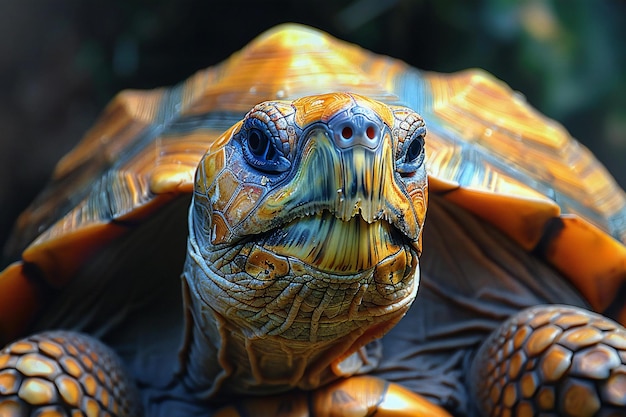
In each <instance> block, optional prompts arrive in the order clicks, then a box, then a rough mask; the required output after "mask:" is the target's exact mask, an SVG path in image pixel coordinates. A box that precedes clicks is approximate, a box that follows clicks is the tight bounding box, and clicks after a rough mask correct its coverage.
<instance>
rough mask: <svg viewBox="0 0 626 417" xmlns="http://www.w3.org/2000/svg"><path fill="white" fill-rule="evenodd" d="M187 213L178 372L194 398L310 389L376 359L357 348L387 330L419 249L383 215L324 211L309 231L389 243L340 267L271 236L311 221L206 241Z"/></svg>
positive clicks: (410, 282) (398, 312) (410, 289)
mask: <svg viewBox="0 0 626 417" xmlns="http://www.w3.org/2000/svg"><path fill="white" fill-rule="evenodd" d="M189 215H190V218H189V220H190V223H189V224H190V236H189V240H188V255H187V261H186V265H185V270H184V273H183V291H184V300H185V310H186V327H187V328H186V337H185V341H184V346H183V349H182V351H181V364H182V371H181V378H182V381H183V383H184V385H185V386H186V389H187V390H188V391H190V392H192V393H193V394H194V395H195V396H196V397H197V398H198V399H199V400H203V401H204V400H213V401H215V400H218V401H219V400H220V399H224V398H227V397H229V396H230V395H235V394H253V395H255V394H256V395H262V394H271V393H279V392H284V391H288V390H290V389H294V388H300V389H313V388H315V387H318V386H320V385H323V384H326V383H328V382H330V381H332V380H334V379H336V378H339V377H341V376H347V375H350V374H354V373H358V372H363V370H364V369H368V368H371V367H372V366H373V365H375V364H373V363H369V362H368V360H367V358H365V357H363V355H361V354H360V353H362V349H361V348H362V347H363V346H364V345H365V344H367V343H369V342H371V341H372V340H374V339H376V338H379V337H381V336H382V335H383V334H384V333H386V332H387V331H388V330H389V329H391V327H393V326H394V325H395V324H396V323H397V322H398V321H399V320H400V319H401V318H402V316H403V315H404V314H405V313H406V311H407V310H408V308H409V307H410V304H411V303H412V301H413V299H414V298H415V295H416V292H417V287H418V282H419V273H418V254H417V253H416V251H415V249H414V248H413V247H411V245H408V244H405V243H403V242H402V241H401V239H396V237H395V236H392V235H394V233H395V232H394V231H393V230H392V228H391V227H390V226H388V224H387V223H385V222H377V223H376V225H377V226H376V227H374V226H372V225H371V224H368V223H366V222H364V221H363V220H362V219H360V218H359V217H358V216H357V217H355V218H354V219H352V220H351V221H350V222H342V221H340V220H337V219H336V218H334V217H332V216H329V218H328V219H326V218H324V219H322V224H327V225H328V226H327V227H326V229H327V230H318V231H317V233H316V234H315V236H311V239H318V240H319V239H322V240H324V239H326V240H327V241H333V240H337V239H343V242H342V243H343V244H345V245H346V246H344V247H345V248H350V247H351V246H353V247H358V245H363V244H367V243H368V242H369V241H370V240H371V239H379V238H381V236H379V235H383V236H382V238H383V239H386V240H387V241H389V242H392V243H391V244H389V245H388V254H386V255H385V258H384V259H383V260H381V261H380V262H376V263H373V264H372V265H371V266H369V267H367V268H363V269H362V270H360V271H358V272H356V273H346V274H338V273H336V272H335V273H330V272H327V271H324V270H320V269H317V268H316V267H313V266H310V265H309V264H307V263H305V262H303V261H301V260H300V259H298V257H296V256H289V255H284V254H277V253H275V252H274V251H273V248H274V247H275V246H276V242H277V239H278V240H279V241H281V242H283V241H284V240H289V239H302V237H303V236H304V235H305V234H304V233H303V232H300V233H298V230H300V229H301V228H307V227H310V226H311V224H307V222H306V220H302V219H300V220H299V221H298V222H297V224H295V225H291V226H290V225H286V226H285V227H283V228H279V229H278V230H275V231H272V232H270V233H265V234H260V235H257V236H254V237H251V238H249V239H242V240H241V241H239V242H237V243H236V244H229V245H225V244H221V245H220V244H217V245H213V244H211V243H210V242H209V241H208V239H206V238H204V237H203V235H204V234H205V233H206V226H202V224H203V223H202V222H203V219H200V217H201V216H203V215H204V216H206V213H202V210H201V209H199V208H198V207H196V205H195V204H192V206H191V210H190V214H189ZM204 219H206V217H204ZM312 221H313V220H312ZM315 221H316V222H317V223H318V224H319V222H320V218H317V219H315ZM335 222H337V223H341V224H335ZM322 229H324V228H322ZM333 230H335V232H333ZM333 233H335V234H340V235H341V236H334V235H333ZM306 235H313V233H306ZM347 240H356V241H354V242H348V241H347ZM292 243H293V242H292ZM297 243H298V244H300V245H301V246H303V247H307V245H309V244H310V243H311V242H302V241H301V240H299V241H298V242H297ZM318 244H319V242H318ZM216 394H219V398H216V397H217V395H216Z"/></svg>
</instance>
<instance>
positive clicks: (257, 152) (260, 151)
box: [248, 129, 273, 159]
mask: <svg viewBox="0 0 626 417" xmlns="http://www.w3.org/2000/svg"><path fill="white" fill-rule="evenodd" d="M268 148H273V147H272V146H270V141H269V138H268V137H267V135H265V134H263V132H261V131H259V130H257V129H252V130H250V132H249V133H248V149H250V152H252V154H253V155H254V156H256V157H259V158H262V157H265V158H266V159H267V157H268V155H267V153H268V151H269V150H270V149H268ZM270 159H271V158H270Z"/></svg>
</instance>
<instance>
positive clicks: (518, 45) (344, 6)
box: [0, 0, 626, 242]
mask: <svg viewBox="0 0 626 417" xmlns="http://www.w3.org/2000/svg"><path fill="white" fill-rule="evenodd" d="M287 21H295V22H299V23H305V24H309V25H313V26H316V27H318V28H320V29H323V30H325V31H328V32H330V33H331V34H333V35H335V36H337V37H339V38H342V39H344V40H347V41H350V42H354V43H357V44H360V45H361V46H363V47H365V48H367V49H371V50H373V51H375V52H378V53H383V54H387V55H391V56H394V57H397V58H401V59H403V60H405V61H407V62H408V63H410V64H411V65H414V66H416V67H419V68H423V69H429V70H434V71H443V72H450V71H456V70H461V69H465V68H469V67H480V68H484V69H486V70H488V71H489V72H491V73H493V74H495V75H496V76H497V77H499V78H501V79H503V80H505V81H506V82H507V83H509V84H510V85H511V86H512V87H513V88H514V89H516V90H519V91H521V92H523V93H524V94H525V95H526V97H527V98H528V100H529V102H530V103H531V104H533V105H534V106H535V107H537V108H539V109H540V110H541V111H542V112H543V113H545V114H547V115H549V116H550V117H552V118H555V119H557V120H559V121H560V122H561V123H563V124H564V125H565V126H566V127H567V128H568V129H569V130H570V132H571V133H572V134H573V135H574V136H575V137H577V138H578V139H579V140H581V141H582V142H584V143H585V144H586V145H587V146H588V147H590V148H591V149H592V150H593V152H594V153H596V155H597V156H598V157H599V158H600V160H602V161H603V162H604V163H605V164H606V165H607V167H608V168H609V170H610V171H611V172H612V173H613V174H614V175H615V176H616V178H617V179H618V181H619V182H620V184H621V185H622V186H623V187H624V186H626V51H625V46H626V45H625V39H626V2H624V1H621V0H597V1H592V0H588V1H584V0H552V1H550V0H528V1H506V0H483V1H478V0H448V1H446V0H387V1H384V0H335V1H326V2H324V1H314V0H299V1H284V0H283V1H271V0H264V1H257V2H255V3H254V6H251V3H250V2H248V1H245V2H244V1H236V0H224V1H191V0H168V1H165V0H150V1H147V0H143V1H142V0H107V1H103V0H91V1H84V0H23V1H20V2H17V1H3V2H2V4H0V39H1V40H0V127H1V130H0V132H1V133H0V210H1V211H0V242H2V241H3V240H4V239H5V238H6V235H7V233H8V230H9V229H10V226H11V224H12V223H13V221H14V219H15V217H16V216H17V214H18V213H19V212H20V211H21V210H22V209H23V208H24V207H25V205H27V204H28V202H29V201H30V200H32V198H33V197H34V195H35V194H36V193H37V192H38V191H39V190H40V189H41V188H42V187H43V186H44V184H45V181H46V178H47V177H48V176H49V175H50V172H51V170H52V168H53V166H54V164H55V163H56V161H57V160H58V159H59V158H60V157H61V156H62V155H63V154H65V153H66V152H67V151H68V150H69V149H70V148H71V147H72V146H73V145H74V144H75V143H76V142H77V141H78V140H79V139H80V137H81V135H82V133H83V132H84V131H85V130H86V129H87V128H88V127H89V126H90V125H91V124H92V123H93V121H94V119H95V118H96V116H97V114H98V113H99V112H100V110H101V109H102V108H103V107H104V105H105V104H106V103H107V101H108V100H109V99H110V98H111V97H112V96H113V95H114V94H115V93H116V92H117V91H119V90H121V89H123V88H129V87H132V88H152V87H157V86H161V85H169V84H174V83H177V82H178V81H181V80H182V79H184V78H185V77H187V76H189V75H190V74H192V73H193V72H195V71H196V70H198V69H200V68H203V67H206V66H209V65H213V64H215V63H217V62H219V61H221V60H223V59H225V58H227V57H228V56H229V55H230V54H231V53H232V52H234V51H236V50H238V49H240V48H241V47H242V46H244V45H245V44H246V43H247V42H248V41H250V40H251V39H252V38H253V37H254V36H256V35H257V34H259V33H260V32H262V31H263V30H265V29H268V28H270V27H272V26H274V25H275V24H278V23H282V22H287Z"/></svg>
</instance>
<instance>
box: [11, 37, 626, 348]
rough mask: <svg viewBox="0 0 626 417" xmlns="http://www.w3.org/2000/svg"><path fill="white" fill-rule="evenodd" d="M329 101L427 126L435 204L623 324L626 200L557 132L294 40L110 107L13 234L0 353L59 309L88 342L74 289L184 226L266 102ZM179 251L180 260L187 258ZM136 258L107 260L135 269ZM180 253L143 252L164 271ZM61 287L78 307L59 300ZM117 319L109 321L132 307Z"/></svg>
mask: <svg viewBox="0 0 626 417" xmlns="http://www.w3.org/2000/svg"><path fill="white" fill-rule="evenodd" d="M334 91H339V92H341V91H345V92H351V93H356V94H359V95H363V96H367V97H369V98H371V99H374V100H378V101H380V102H383V103H386V104H390V105H403V106H407V107H409V108H411V109H414V110H415V111H417V112H418V113H419V114H420V115H421V116H422V117H423V118H424V120H426V122H427V126H428V141H427V144H426V151H427V155H428V159H427V170H428V174H429V192H430V194H431V195H434V196H440V197H441V198H442V199H443V200H446V201H449V202H451V203H453V205H455V206H459V207H461V208H463V209H464V210H467V211H468V212H470V213H472V215H474V216H476V218H478V219H481V220H482V221H485V222H487V223H489V224H491V225H493V226H495V227H496V228H497V229H499V230H500V231H501V232H503V233H504V234H505V235H507V236H508V237H509V238H510V239H512V241H514V242H516V243H517V244H518V245H519V246H521V247H522V248H523V249H524V250H526V251H528V252H529V253H532V254H533V255H537V256H539V257H541V258H543V259H545V260H546V261H547V262H548V263H550V264H551V265H553V266H554V267H555V268H556V269H557V270H558V271H560V273H561V274H562V275H563V276H565V277H566V278H567V279H568V280H569V281H570V282H571V283H572V284H573V285H574V287H576V288H577V289H578V291H580V293H582V294H583V295H584V298H585V299H586V301H587V302H588V303H589V305H590V306H591V307H592V308H593V310H595V311H598V312H603V313H605V314H607V315H610V316H612V317H615V318H616V319H617V320H618V321H620V322H621V323H622V324H625V323H626V305H625V303H624V299H623V297H621V296H620V294H622V295H623V290H624V288H625V286H624V279H625V278H626V248H625V247H624V242H626V195H625V194H624V192H623V191H622V190H621V189H620V188H619V186H618V185H617V184H616V182H615V181H614V180H613V179H612V177H611V176H610V175H609V173H608V172H606V170H605V169H604V168H603V167H602V165H601V164H600V163H599V162H598V161H597V160H596V159H595V158H594V157H593V155H592V154H591V153H590V152H589V151H588V150H587V149H586V148H584V147H583V146H582V145H581V144H579V143H578V142H577V141H576V140H575V139H573V138H572V137H571V136H570V135H569V134H568V133H567V131H566V130H565V129H564V128H563V127H562V126H561V125H559V124H558V123H556V122H554V121H552V120H549V119H547V118H545V117H544V116H542V115H541V114H539V113H538V112H537V111H535V110H534V109H533V108H532V107H531V106H529V105H528V104H527V103H526V102H525V100H524V98H523V97H522V96H521V95H520V94H518V93H516V92H514V91H512V90H511V89H510V88H509V87H508V86H506V85H505V84H503V83H502V82H501V81H499V80H496V79H495V78H494V77H492V76H491V75H489V74H487V73H485V72H484V71H481V70H467V71H463V72H460V73H455V74H438V73H431V72H426V71H421V70H418V69H415V68H412V67H410V66H409V65H407V64H405V63H403V62H401V61H398V60H395V59H393V58H389V57H385V56H380V55H376V54H373V53H371V52H368V51H365V50H363V49H361V48H359V47H358V46H355V45H350V44H346V43H344V42H341V41H339V40H337V39H334V38H332V37H331V36H329V35H326V34H323V33H320V32H318V31H316V30H313V29H310V28H306V27H301V26H297V25H286V26H279V27H277V28H274V29H272V30H270V31H268V32H266V33H264V34H262V35H260V36H259V37H258V38H256V39H255V40H253V41H252V42H251V43H250V44H249V45H248V46H246V47H245V48H244V49H242V50H241V51H239V52H237V53H235V54H234V55H232V56H231V57H230V58H229V59H227V60H226V61H224V62H222V63H220V64H218V65H216V66H213V67H210V68H208V69H205V70H202V71H199V72H198V73H196V74H194V75H192V76H191V77H190V78H188V79H187V80H185V81H183V82H182V83H180V84H179V85H177V86H174V87H172V88H162V89H156V90H152V91H134V90H130V91H124V92H121V93H120V94H119V95H118V96H117V97H116V98H115V99H114V100H113V101H112V102H111V103H110V104H109V106H108V107H107V108H106V109H105V111H104V113H103V115H102V116H101V118H100V119H99V120H98V122H97V123H96V124H95V126H94V127H93V128H92V129H91V130H90V131H89V132H88V133H87V134H86V136H85V137H84V139H83V140H82V141H81V142H80V143H79V144H78V145H77V146H76V148H75V149H74V150H73V151H71V152H70V153H69V154H68V155H67V156H66V157H65V158H63V159H62V160H61V161H60V162H59V163H58V165H57V167H56V169H55V171H54V173H53V176H52V180H51V182H50V184H49V185H48V187H47V188H46V189H45V190H44V191H43V192H42V193H41V195H40V196H39V197H38V198H37V199H36V201H35V202H33V204H32V205H31V207H30V208H29V209H28V210H27V211H26V212H24V213H23V214H22V216H21V217H20V218H19V220H18V224H17V226H16V229H15V232H14V234H13V236H12V238H11V240H10V241H9V243H8V246H7V249H6V250H7V254H8V256H9V257H11V258H14V259H17V258H18V257H21V260H19V261H17V262H16V263H14V264H12V265H11V266H9V267H8V268H7V269H6V270H5V271H4V272H3V273H2V274H1V275H0V339H2V340H4V341H8V340H10V339H12V338H14V337H16V336H18V335H21V334H23V333H25V332H26V331H27V330H30V329H33V328H35V329H37V328H46V327H47V325H48V324H47V323H49V322H50V321H52V322H54V320H55V319H49V318H44V319H41V314H40V313H41V311H45V312H46V315H47V314H48V313H49V312H50V311H51V309H52V308H51V307H50V306H51V305H52V306H59V305H60V304H63V305H64V306H65V307H64V308H63V309H61V310H59V311H58V312H57V313H56V314H57V316H62V315H64V314H65V313H67V316H71V317H73V319H72V320H73V324H72V326H74V327H79V328H80V327H81V326H80V325H76V322H79V321H81V320H79V319H77V318H76V316H77V315H78V314H79V313H76V312H75V313H71V311H72V310H71V308H70V307H68V305H67V303H68V302H67V300H72V299H76V298H77V297H81V295H80V294H81V291H84V290H83V289H81V285H80V284H77V283H76V281H77V280H78V278H76V277H77V276H80V277H81V278H80V279H83V278H82V277H83V276H84V275H85V270H87V271H89V272H88V273H89V274H97V272H98V271H97V268H99V267H100V266H101V264H96V263H95V262H94V263H93V264H92V259H94V257H95V256H97V255H98V254H100V253H101V252H102V251H104V250H108V249H106V248H111V247H113V245H112V243H114V242H117V241H120V240H122V239H129V238H128V237H127V236H128V235H130V234H137V233H134V231H136V230H137V229H139V228H140V226H138V225H141V224H144V223H148V222H150V221H151V219H155V218H157V217H158V218H159V221H163V219H164V218H167V216H168V214H164V213H169V210H172V213H177V214H176V216H179V215H180V213H179V212H180V210H179V209H176V210H174V209H172V207H174V206H176V207H178V206H180V207H183V206H186V205H188V198H183V197H184V196H189V195H190V194H191V192H192V190H193V186H194V173H195V171H196V167H197V166H198V163H199V161H200V159H201V158H202V157H203V155H204V154H205V153H206V151H207V149H208V148H210V147H213V148H217V147H220V146H221V145H222V144H221V143H219V142H216V140H218V138H219V137H223V136H221V135H222V134H223V132H224V131H226V130H227V129H229V128H230V127H231V126H232V125H235V124H236V123H237V122H238V121H239V120H240V119H241V118H242V117H243V116H244V115H245V114H246V112H248V111H249V110H250V108H252V107H253V106H254V105H255V104H257V103H259V102H261V101H264V100H293V99H295V98H299V97H303V96H311V95H317V94H324V93H328V92H334ZM230 187H232V188H231V189H232V190H235V191H234V193H237V192H239V191H240V190H241V187H240V184H238V183H236V182H235V183H234V184H231V185H230ZM181 201H182V202H183V203H180V202H181ZM183 217H184V216H183ZM435 218H436V216H435ZM182 220H183V221H184V220H185V219H184V218H183V219H182ZM152 221H153V222H154V220H152ZM164 227H167V228H171V229H172V230H174V229H184V226H182V227H181V226H180V224H173V225H167V226H164ZM427 227H428V226H427ZM168 230H169V229H168ZM131 232H133V233H131ZM180 233H184V230H182V231H181V232H180ZM139 240H141V239H139ZM172 240H173V241H174V240H176V239H174V238H172ZM131 241H133V240H132V239H131ZM133 242H135V241H133ZM176 242H177V244H179V245H180V246H181V247H180V248H179V249H176V251H177V253H179V252H180V251H182V250H184V243H182V244H181V242H180V240H176ZM129 245H131V243H128V244H124V251H117V252H116V251H115V250H113V252H110V253H109V255H110V254H111V253H113V254H116V255H117V256H120V257H124V256H126V257H127V258H132V257H134V256H135V255H134V252H132V251H129V250H128V248H129ZM134 245H137V244H136V243H134ZM135 247H136V246H132V248H135ZM170 250H171V251H174V249H172V248H167V247H166V248H163V249H160V251H158V252H152V253H150V252H148V253H149V254H151V255H152V256H153V257H154V259H155V260H156V259H159V258H160V256H161V255H162V256H163V257H164V259H165V258H167V256H168V252H169V251H170ZM425 250H427V249H425ZM125 254H126V255H125ZM149 256H150V255H149ZM113 259H115V258H113ZM115 262H117V261H115V260H114V261H113V263H115ZM94 264H96V265H98V266H97V267H95V266H93V265H94ZM146 267H147V268H153V269H156V268H158V267H156V266H154V265H152V266H146ZM134 271H138V269H134ZM110 275H111V273H109V274H107V275H105V278H98V277H94V279H96V280H97V279H102V280H104V281H106V280H110V279H109V278H110ZM111 282H117V281H111ZM146 282H148V281H146V280H142V283H144V284H145V283H146ZM99 285H105V284H104V283H102V284H99ZM116 285H117V284H116ZM66 287H67V288H71V290H68V291H69V294H70V295H62V296H61V295H59V294H61V293H63V291H62V290H61V289H63V288H66ZM132 288H134V289H136V288H135V287H132ZM137 288H139V286H138V287H137ZM170 288H171V287H170ZM105 294H107V295H106V296H105V297H108V296H109V294H110V292H105ZM59 299H63V300H64V301H63V302H60V301H58V300H59ZM111 304H112V305H113V307H107V310H106V311H109V310H110V309H115V308H118V307H119V305H122V302H121V301H111ZM96 310H97V311H101V310H98V309H96ZM95 315H101V313H94V314H89V315H88V316H89V318H88V319H85V321H86V322H89V321H90V320H96V321H97V322H98V323H99V324H98V326H99V328H100V329H102V328H105V327H106V323H107V322H110V321H111V319H110V318H109V317H100V318H98V319H94V318H93V317H94V316H95ZM46 317H47V316H46ZM65 319H67V317H66V318H65ZM113 321H114V320H113ZM33 323H35V324H33ZM90 325H91V324H85V326H84V327H85V328H89V326H90ZM98 326H96V327H98ZM101 333H106V330H101Z"/></svg>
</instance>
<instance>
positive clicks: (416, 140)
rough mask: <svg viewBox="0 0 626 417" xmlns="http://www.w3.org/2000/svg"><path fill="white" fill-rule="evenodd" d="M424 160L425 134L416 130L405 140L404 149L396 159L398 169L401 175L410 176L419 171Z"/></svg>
mask: <svg viewBox="0 0 626 417" xmlns="http://www.w3.org/2000/svg"><path fill="white" fill-rule="evenodd" d="M423 162H424V135H423V134H422V133H419V132H416V133H415V134H413V137H411V138H410V139H408V140H406V141H405V145H404V150H403V152H402V154H401V155H400V156H399V157H398V159H397V160H396V170H397V171H398V172H399V173H400V175H404V176H407V175H408V176H410V175H412V174H414V173H415V172H417V170H418V169H419V168H420V167H421V166H422V164H423Z"/></svg>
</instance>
